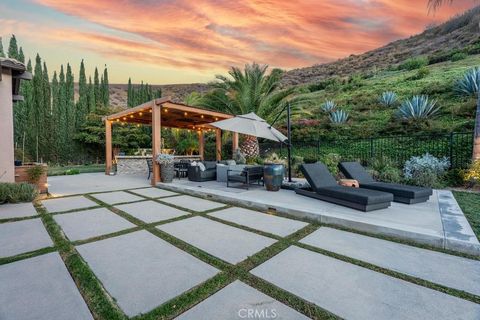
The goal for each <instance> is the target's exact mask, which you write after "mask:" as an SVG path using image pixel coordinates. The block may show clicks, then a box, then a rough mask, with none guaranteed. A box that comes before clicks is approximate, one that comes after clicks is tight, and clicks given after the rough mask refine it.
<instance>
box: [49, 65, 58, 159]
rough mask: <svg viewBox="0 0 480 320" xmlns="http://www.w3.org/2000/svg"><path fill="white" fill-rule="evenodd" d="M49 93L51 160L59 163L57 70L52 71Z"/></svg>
mask: <svg viewBox="0 0 480 320" xmlns="http://www.w3.org/2000/svg"><path fill="white" fill-rule="evenodd" d="M51 89H52V91H51V94H52V118H51V124H52V127H51V130H50V134H51V135H52V137H53V143H52V145H51V151H52V160H54V161H55V162H56V163H60V155H59V152H60V150H59V148H58V147H59V140H60V133H59V124H60V123H59V120H60V119H59V115H60V110H59V107H60V104H59V99H60V94H59V89H60V88H59V84H58V76H57V71H54V72H53V77H52V85H51Z"/></svg>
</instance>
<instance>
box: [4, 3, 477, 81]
mask: <svg viewBox="0 0 480 320" xmlns="http://www.w3.org/2000/svg"><path fill="white" fill-rule="evenodd" d="M474 4H475V2H474V1H472V0H457V1H455V5H447V6H444V7H443V8H442V9H440V10H439V11H438V12H436V13H435V14H433V13H430V14H429V12H428V10H427V1H426V0H343V1H342V0H296V1H293V0H238V1H222V0H176V1H169V0H137V1H134V0H80V1H77V0H0V26H1V28H0V30H1V31H0V36H1V37H3V45H4V47H5V50H6V49H7V46H8V43H7V42H8V39H9V38H10V35H11V34H12V33H14V34H15V35H16V36H17V39H18V42H19V45H21V46H23V49H24V51H25V54H26V56H27V57H34V55H35V54H36V53H37V52H39V53H40V55H41V56H42V57H43V58H44V59H45V60H46V61H47V63H48V66H49V68H50V71H51V72H53V70H58V69H59V66H60V64H62V63H66V62H70V63H72V64H73V67H74V70H75V71H76V70H77V69H78V64H79V63H80V60H81V59H82V58H83V59H85V63H86V67H87V72H88V73H93V69H94V68H95V66H98V67H99V68H103V66H104V65H105V64H106V65H107V66H108V69H109V76H110V82H111V83H126V82H127V80H128V77H129V76H130V77H132V81H133V82H140V81H141V80H143V81H146V82H149V83H151V84H165V83H192V82H207V81H210V80H212V79H213V77H214V75H215V74H218V73H225V72H226V70H227V69H228V67H229V66H231V65H237V66H241V65H243V64H245V63H249V62H252V61H256V62H258V63H265V64H268V65H270V66H272V67H280V68H283V69H292V68H297V67H302V66H309V65H312V64H317V63H323V62H328V61H332V60H335V59H338V58H341V57H345V56H348V55H350V54H358V53H362V52H364V51H368V50H371V49H375V48H377V47H379V46H382V45H384V44H387V43H388V42H391V41H393V40H396V39H400V38H404V37H408V36H410V35H413V34H416V33H419V32H421V31H423V30H424V29H425V27H426V26H427V25H429V24H431V23H434V22H441V21H445V20H447V19H448V18H449V17H451V16H453V15H455V14H458V13H460V12H463V11H464V10H466V9H468V8H471V7H472V6H473V5H474Z"/></svg>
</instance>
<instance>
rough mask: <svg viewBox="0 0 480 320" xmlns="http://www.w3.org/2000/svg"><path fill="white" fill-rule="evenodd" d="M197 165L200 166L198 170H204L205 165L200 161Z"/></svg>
mask: <svg viewBox="0 0 480 320" xmlns="http://www.w3.org/2000/svg"><path fill="white" fill-rule="evenodd" d="M197 165H198V166H199V167H200V171H205V170H206V169H207V168H206V167H205V165H204V164H203V163H201V162H199V163H198V164H197Z"/></svg>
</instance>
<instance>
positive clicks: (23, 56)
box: [18, 47, 25, 83]
mask: <svg viewBox="0 0 480 320" xmlns="http://www.w3.org/2000/svg"><path fill="white" fill-rule="evenodd" d="M18 61H20V62H21V63H25V55H24V54H23V49H22V47H20V50H19V51H18ZM22 82H23V81H22ZM20 83H21V82H20Z"/></svg>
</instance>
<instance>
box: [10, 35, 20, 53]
mask: <svg viewBox="0 0 480 320" xmlns="http://www.w3.org/2000/svg"><path fill="white" fill-rule="evenodd" d="M8 57H9V58H13V59H18V46H17V38H15V35H14V34H13V35H12V37H11V38H10V44H9V45H8Z"/></svg>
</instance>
